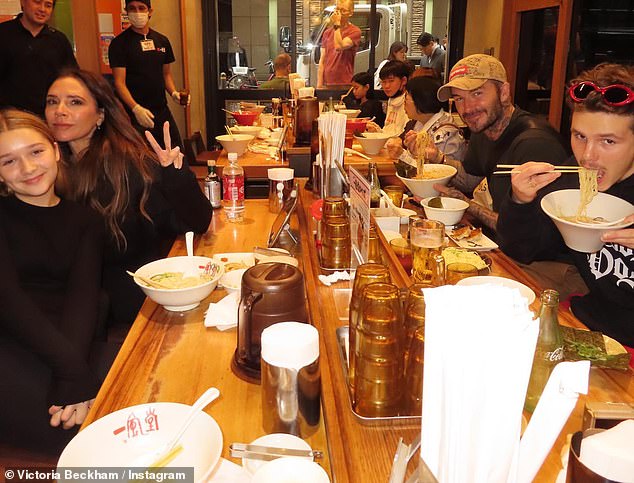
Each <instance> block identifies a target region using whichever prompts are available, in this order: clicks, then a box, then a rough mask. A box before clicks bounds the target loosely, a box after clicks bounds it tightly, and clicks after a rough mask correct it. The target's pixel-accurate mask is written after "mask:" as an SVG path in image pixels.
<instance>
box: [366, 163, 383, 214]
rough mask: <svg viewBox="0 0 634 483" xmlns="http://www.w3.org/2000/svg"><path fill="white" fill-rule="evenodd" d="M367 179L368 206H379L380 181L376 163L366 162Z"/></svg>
mask: <svg viewBox="0 0 634 483" xmlns="http://www.w3.org/2000/svg"><path fill="white" fill-rule="evenodd" d="M368 180H369V181H370V208H379V207H380V206H381V182H380V181H379V171H378V168H377V166H376V163H373V162H370V163H368Z"/></svg>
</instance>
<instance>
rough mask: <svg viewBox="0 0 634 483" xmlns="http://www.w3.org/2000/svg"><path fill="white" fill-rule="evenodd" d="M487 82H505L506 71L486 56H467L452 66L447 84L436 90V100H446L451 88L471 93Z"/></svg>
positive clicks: (497, 61) (494, 60) (495, 60)
mask: <svg viewBox="0 0 634 483" xmlns="http://www.w3.org/2000/svg"><path fill="white" fill-rule="evenodd" d="M488 80H496V81H500V82H506V70H505V69H504V66H503V65H502V63H501V62H500V61H499V60H497V59H496V58H495V57H491V56H490V55H486V54H473V55H469V56H468V57H465V58H464V59H462V60H460V61H458V62H457V63H456V65H454V66H453V69H451V72H450V73H449V82H447V83H446V84H445V85H443V86H441V87H440V89H438V93H437V96H438V100H440V101H441V102H445V101H446V100H448V99H449V98H450V97H451V88H452V87H456V88H458V89H463V90H465V91H472V90H474V89H478V88H479V87H481V86H482V85H483V84H484V83H485V82H486V81H488Z"/></svg>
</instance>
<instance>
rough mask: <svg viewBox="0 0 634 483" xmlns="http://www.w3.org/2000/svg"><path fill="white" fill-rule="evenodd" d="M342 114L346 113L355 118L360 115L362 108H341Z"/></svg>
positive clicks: (350, 117) (347, 115)
mask: <svg viewBox="0 0 634 483" xmlns="http://www.w3.org/2000/svg"><path fill="white" fill-rule="evenodd" d="M339 112H340V113H341V114H345V115H346V117H347V118H348V119H354V118H355V117H357V116H358V115H359V113H360V112H361V109H339Z"/></svg>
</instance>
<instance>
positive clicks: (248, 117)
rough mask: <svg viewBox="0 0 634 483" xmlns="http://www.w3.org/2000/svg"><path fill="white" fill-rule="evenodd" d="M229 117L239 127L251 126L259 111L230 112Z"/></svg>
mask: <svg viewBox="0 0 634 483" xmlns="http://www.w3.org/2000/svg"><path fill="white" fill-rule="evenodd" d="M231 115H232V116H233V118H234V119H235V120H236V122H237V123H238V124H240V125H241V126H251V125H252V124H253V122H254V121H255V120H256V119H257V117H258V116H259V115H260V112H259V111H240V112H237V111H232V112H231Z"/></svg>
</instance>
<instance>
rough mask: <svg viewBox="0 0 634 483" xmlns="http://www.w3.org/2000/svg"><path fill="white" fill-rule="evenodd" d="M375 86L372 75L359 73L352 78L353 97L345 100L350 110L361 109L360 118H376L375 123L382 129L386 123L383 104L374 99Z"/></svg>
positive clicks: (349, 96)
mask: <svg viewBox="0 0 634 483" xmlns="http://www.w3.org/2000/svg"><path fill="white" fill-rule="evenodd" d="M373 86H374V84H373V80H372V75H371V74H368V73H367V72H359V73H357V74H355V75H354V76H352V93H351V94H352V95H348V97H346V98H345V99H344V102H345V104H346V107H347V108H348V109H361V112H360V113H359V115H358V116H357V117H358V118H361V117H365V118H367V119H371V118H374V122H375V123H377V124H378V125H379V126H380V127H383V123H385V112H383V104H382V103H381V101H379V100H378V99H375V98H374V87H373Z"/></svg>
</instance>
